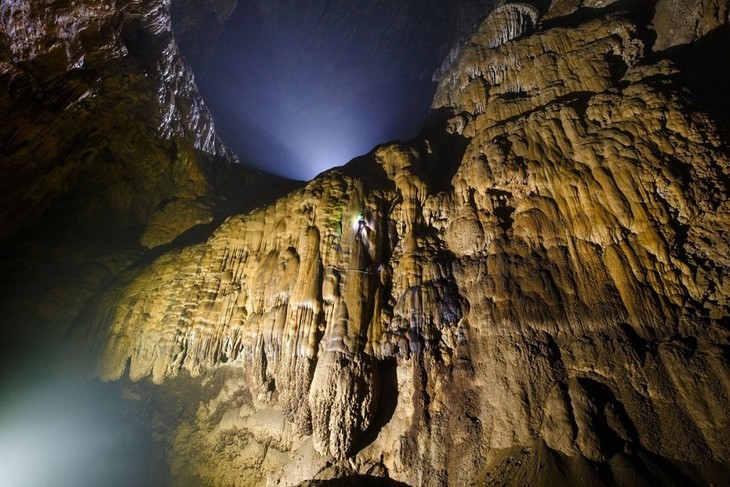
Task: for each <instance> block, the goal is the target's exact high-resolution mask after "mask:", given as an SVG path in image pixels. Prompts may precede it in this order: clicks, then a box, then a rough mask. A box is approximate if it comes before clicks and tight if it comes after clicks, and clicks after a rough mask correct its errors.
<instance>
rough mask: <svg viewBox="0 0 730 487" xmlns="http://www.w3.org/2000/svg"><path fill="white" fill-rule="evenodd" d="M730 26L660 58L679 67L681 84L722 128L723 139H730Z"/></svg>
mask: <svg viewBox="0 0 730 487" xmlns="http://www.w3.org/2000/svg"><path fill="white" fill-rule="evenodd" d="M728 46H730V24H725V25H723V26H721V27H718V28H717V29H715V30H713V31H712V32H710V33H709V34H707V35H706V36H704V37H702V38H700V39H698V40H696V41H695V42H693V43H691V44H684V45H681V46H675V47H670V48H669V49H667V50H666V51H663V52H661V53H658V54H657V57H662V58H667V59H669V60H671V61H672V62H673V63H674V64H676V65H677V67H679V69H680V70H681V72H680V73H679V75H678V79H679V81H680V82H681V83H682V84H683V85H684V86H686V87H688V88H689V89H690V90H691V91H692V94H693V99H694V101H695V102H696V103H697V104H698V105H699V107H700V108H701V109H702V110H703V111H705V112H707V113H708V114H710V115H711V116H712V117H713V118H714V119H715V120H716V121H718V122H719V123H720V124H721V128H722V130H723V138H724V139H725V140H727V138H728V136H730V92H728V88H727V87H728V86H730V50H729V49H728Z"/></svg>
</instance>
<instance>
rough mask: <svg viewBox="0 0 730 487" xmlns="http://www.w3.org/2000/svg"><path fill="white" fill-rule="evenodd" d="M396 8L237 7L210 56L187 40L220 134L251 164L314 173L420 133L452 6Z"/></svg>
mask: <svg viewBox="0 0 730 487" xmlns="http://www.w3.org/2000/svg"><path fill="white" fill-rule="evenodd" d="M392 3H394V4H395V5H390V4H388V3H387V2H386V3H382V2H376V3H370V2H332V1H328V0H312V1H308V2H285V1H274V2H263V1H253V2H240V3H239V5H238V6H237V7H236V9H235V11H234V12H233V14H232V16H231V18H230V19H229V20H228V21H227V22H226V24H225V25H224V27H223V31H222V33H221V35H220V37H219V39H218V42H217V44H216V48H215V51H214V55H213V58H212V59H211V60H201V61H199V60H197V59H196V57H195V56H193V55H190V56H188V55H187V53H186V51H185V46H186V44H185V43H181V49H182V52H183V55H185V56H186V57H187V58H188V59H189V61H190V62H191V64H192V65H193V71H194V72H195V76H196V82H197V84H198V86H199V89H200V91H201V94H202V96H203V98H204V100H205V101H206V104H207V105H208V106H209V107H210V110H211V112H212V114H213V117H214V120H215V123H216V130H217V132H218V133H219V135H221V137H222V138H223V140H224V141H225V142H226V143H227V144H228V145H229V146H230V147H231V148H232V149H233V150H234V151H235V152H236V153H237V154H238V156H239V158H240V159H241V162H242V163H243V164H245V165H247V166H252V167H255V168H257V169H259V170H263V171H265V172H270V173H275V174H278V175H281V176H285V177H288V178H292V179H310V178H312V177H314V176H315V175H316V174H318V173H320V172H322V171H324V170H326V169H328V168H331V167H334V166H339V165H342V164H344V163H346V162H348V161H349V160H350V159H352V158H354V157H356V156H358V155H361V154H364V153H367V152H368V151H370V150H371V149H372V148H373V147H374V146H375V145H377V144H380V143H383V142H386V141H389V140H395V139H400V140H405V139H408V138H411V137H413V136H415V135H417V133H418V132H419V130H420V126H421V124H422V123H423V122H424V120H425V118H426V116H427V114H428V110H429V106H430V103H431V99H432V97H433V93H434V91H435V87H436V86H435V83H434V82H433V81H432V76H433V73H434V72H435V70H436V69H437V68H438V59H439V55H440V50H442V49H443V46H444V43H445V41H446V36H447V29H448V12H446V11H445V10H446V7H445V6H444V5H443V2H435V1H427V2H416V1H411V0H409V1H406V2H392ZM174 26H175V24H174V22H173V28H174Z"/></svg>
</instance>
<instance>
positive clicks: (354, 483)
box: [302, 475, 410, 487]
mask: <svg viewBox="0 0 730 487" xmlns="http://www.w3.org/2000/svg"><path fill="white" fill-rule="evenodd" d="M302 485H306V486H308V487H314V486H322V487H410V486H409V485H408V484H406V483H405V482H398V481H397V480H392V479H389V478H385V477H376V476H374V475H350V476H347V477H340V478H338V479H330V480H310V481H308V482H306V483H304V484H302Z"/></svg>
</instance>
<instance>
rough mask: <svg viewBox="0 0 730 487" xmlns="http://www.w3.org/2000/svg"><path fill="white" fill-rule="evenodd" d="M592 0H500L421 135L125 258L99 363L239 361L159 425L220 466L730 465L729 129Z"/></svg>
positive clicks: (102, 320)
mask: <svg viewBox="0 0 730 487" xmlns="http://www.w3.org/2000/svg"><path fill="white" fill-rule="evenodd" d="M558 3H560V2H558ZM603 3H610V2H603ZM603 3H602V4H600V5H599V3H598V2H593V3H592V4H591V5H590V6H587V7H590V9H586V8H585V7H584V8H580V5H575V6H573V7H572V8H568V9H567V12H568V14H566V15H570V17H566V18H563V17H559V16H557V15H556V14H555V13H553V16H552V18H553V19H556V18H557V19H559V20H560V21H559V22H558V21H552V22H547V21H546V22H545V23H544V24H540V23H539V22H538V15H539V10H538V9H537V8H535V7H534V6H530V5H523V4H515V5H512V6H509V5H507V6H504V7H501V8H499V9H497V10H495V11H494V13H493V14H492V15H491V16H490V17H489V18H487V19H486V21H485V22H484V23H483V24H482V26H481V27H480V28H479V29H478V30H477V32H476V33H475V34H474V36H473V37H472V39H471V41H470V42H469V43H468V44H467V45H466V46H465V47H464V49H463V50H462V51H461V53H460V55H459V57H458V59H456V61H455V62H454V64H453V67H452V69H451V70H450V71H449V72H448V73H447V74H445V75H444V76H443V77H442V78H441V80H440V84H439V89H438V92H437V95H436V97H435V100H434V104H433V108H434V122H433V126H432V127H431V128H430V129H429V130H427V131H425V132H424V136H423V137H420V138H418V139H415V140H413V141H410V142H407V143H389V144H385V145H383V146H380V147H378V148H376V149H375V150H374V151H373V152H372V153H370V154H369V155H367V156H364V157H362V158H359V159H356V160H354V161H352V162H350V163H349V164H348V165H346V166H344V167H342V168H338V169H333V170H331V171H328V172H326V173H324V174H322V175H320V176H319V177H317V178H316V179H314V180H313V181H311V182H309V183H308V184H307V185H306V186H305V187H304V188H302V189H300V190H297V191H294V192H292V193H290V194H289V195H287V196H286V197H283V198H281V199H279V200H278V201H277V202H276V203H274V204H271V205H269V206H266V207H263V208H260V209H258V210H256V211H254V212H252V213H248V214H244V215H239V216H233V217H231V218H229V219H228V220H227V221H226V222H225V223H224V224H223V225H222V226H221V227H220V228H218V230H216V232H215V233H214V235H213V236H212V237H211V238H210V239H209V240H208V241H207V242H205V243H201V244H199V245H196V246H191V247H187V248H184V249H181V250H179V251H176V252H173V253H170V254H167V255H164V256H162V257H160V258H159V259H157V260H156V261H155V262H154V263H153V264H151V265H150V266H148V267H146V268H144V269H141V270H139V271H135V273H134V274H133V275H130V276H129V278H128V281H127V282H126V284H124V285H122V286H119V287H117V288H115V289H113V290H111V291H110V292H108V293H107V294H106V295H105V296H104V298H103V305H102V306H100V312H99V313H97V314H96V315H95V318H93V319H92V320H91V321H92V329H93V330H94V332H93V333H91V334H90V335H89V336H90V338H89V342H88V345H89V347H91V348H94V347H100V349H101V352H100V356H99V358H98V364H99V365H98V366H99V369H98V371H99V374H100V375H101V376H102V377H103V378H105V379H107V380H115V379H119V378H120V377H122V375H123V374H125V373H128V374H129V375H130V377H131V378H132V379H133V380H140V379H143V378H144V377H148V376H151V377H152V379H153V381H154V382H155V383H163V382H165V381H168V380H172V381H174V380H175V379H174V378H175V377H176V376H178V375H179V374H183V373H185V374H188V373H189V374H190V375H192V376H193V377H196V376H200V377H205V376H206V374H211V373H213V372H214V371H216V370H219V371H220V370H226V371H229V372H230V370H231V369H232V370H234V371H237V372H235V374H237V375H235V374H234V376H236V377H238V379H236V381H235V384H234V383H233V382H231V383H230V384H229V385H228V388H227V389H225V390H222V391H221V393H220V395H219V396H218V397H217V398H215V399H212V400H211V401H210V402H204V403H201V404H200V406H199V410H198V418H197V420H193V421H189V422H186V423H185V424H184V425H183V426H181V428H183V429H184V430H185V431H186V434H184V435H180V434H179V435H178V436H176V437H175V438H174V439H172V440H171V442H170V444H171V451H172V453H171V455H172V456H174V457H177V458H178V461H179V457H180V456H181V455H182V456H184V457H185V458H187V459H188V461H189V462H190V465H191V469H192V471H193V472H194V474H195V475H197V476H199V477H200V478H202V479H203V480H204V481H205V482H209V483H211V484H216V483H221V484H228V483H230V484H237V485H239V484H240V485H246V484H249V483H250V484H256V483H262V484H263V482H264V479H265V478H268V479H269V482H270V483H274V484H277V482H278V483H280V484H287V485H289V484H292V483H297V482H301V481H302V480H304V479H307V478H312V477H314V476H315V475H318V474H319V475H320V478H322V479H326V478H329V477H346V476H348V475H352V474H354V473H359V474H362V475H365V474H367V475H375V476H389V477H390V478H392V479H395V480H398V481H402V482H406V483H408V484H411V485H465V484H469V483H472V482H485V483H489V482H496V483H500V482H502V483H510V482H514V483H515V484H523V481H524V483H530V480H529V479H532V481H533V482H539V481H543V482H544V481H553V482H567V483H575V484H577V483H581V482H593V481H595V482H599V481H600V482H605V483H608V484H611V483H618V484H621V483H624V482H629V483H652V482H660V483H667V484H671V483H673V482H678V483H683V482H689V481H700V482H702V481H708V480H707V479H709V478H712V475H714V473H713V472H716V471H718V470H719V471H722V469H723V468H724V467H722V465H727V461H728V458H729V457H730V451H729V449H730V445H728V442H727V440H726V438H727V436H728V434H729V433H730V429H729V427H728V415H727V404H728V403H730V376H729V375H728V363H727V350H728V345H729V344H728V331H727V324H728V316H729V315H730V301H729V296H730V274H728V270H729V267H728V263H729V262H728V256H729V255H730V248H728V242H730V236H729V235H728V229H729V228H730V212H729V211H730V207H729V206H728V186H727V185H728V173H729V171H730V165H729V162H730V161H729V159H728V147H727V140H726V139H724V138H723V136H722V128H721V127H719V126H718V125H717V124H716V122H715V121H713V119H711V118H710V117H709V116H707V115H706V114H704V113H702V112H701V111H698V110H697V109H696V108H695V107H694V106H693V105H692V103H691V97H690V96H689V95H688V93H687V92H686V91H685V90H683V89H682V87H681V86H680V85H678V84H677V82H676V75H677V70H676V68H675V67H673V65H672V64H671V62H669V61H667V60H662V59H655V58H656V56H654V57H652V61H649V60H648V59H649V58H648V57H647V55H648V53H649V52H650V51H651V49H652V46H651V45H650V44H647V41H646V39H647V38H648V37H647V35H646V32H647V30H646V25H642V24H641V23H639V22H638V21H637V20H636V19H637V18H642V16H637V15H635V14H632V13H630V12H629V13H627V12H622V11H619V10H618V9H617V8H610V9H607V10H601V9H600V8H601V7H603ZM562 7H563V8H565V5H562ZM614 7H615V6H614ZM657 11H659V8H658V7H657ZM233 398H236V399H235V400H234V399H233ZM232 445H236V446H235V448H234V447H233V446H232ZM223 452H225V453H223ZM221 455H223V456H225V458H227V459H228V460H226V461H223V460H222V459H221V458H222V457H221ZM219 459H220V460H219ZM344 460H347V461H344ZM339 461H342V462H341V463H337V462H339ZM588 462H598V463H596V464H590V463H588ZM690 464H691V465H695V467H693V469H690V468H687V467H686V465H690ZM332 465H335V467H333V466H332ZM337 465H339V466H337ZM590 465H596V468H598V470H597V471H596V470H595V468H594V467H591V466H590ZM662 465H663V466H662ZM682 465H684V466H685V467H682ZM660 466H661V467H660ZM333 468H335V470H334V471H333V470H332V469H333ZM337 468H339V469H340V470H336V469H337ZM662 469H664V471H665V473H662ZM669 472H671V473H669ZM222 479H225V480H222ZM520 479H523V480H522V481H521V480H520ZM612 479H613V480H612Z"/></svg>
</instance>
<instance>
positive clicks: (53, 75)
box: [0, 1, 256, 246]
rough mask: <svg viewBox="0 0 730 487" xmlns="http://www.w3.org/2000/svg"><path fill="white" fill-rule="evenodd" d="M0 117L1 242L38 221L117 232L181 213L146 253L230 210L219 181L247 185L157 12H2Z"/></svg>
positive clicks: (131, 6)
mask: <svg viewBox="0 0 730 487" xmlns="http://www.w3.org/2000/svg"><path fill="white" fill-rule="evenodd" d="M0 112H2V117H3V124H2V127H1V128H0V138H1V139H2V140H3V143H2V147H1V148H0V161H2V164H1V165H0V185H1V187H2V196H0V202H1V203H2V206H1V207H2V210H1V212H0V221H2V227H3V229H2V231H1V232H0V240H2V241H3V242H5V241H8V240H10V239H11V237H13V236H14V235H15V234H17V233H19V232H21V231H24V230H27V229H28V228H30V227H32V226H33V225H34V224H35V222H36V221H37V220H38V219H39V218H40V217H41V216H42V215H44V213H46V212H49V211H50V212H52V213H54V215H52V216H50V218H48V219H47V220H48V221H50V222H54V221H63V222H64V223H66V224H67V225H76V224H78V223H80V224H81V225H82V226H84V227H96V228H98V227H99V226H111V227H123V228H128V227H132V226H135V225H143V224H145V223H147V221H148V220H149V219H150V218H152V217H153V214H155V212H157V211H158V210H162V211H163V212H165V213H166V215H167V220H168V221H173V220H175V218H174V217H173V218H170V214H171V213H172V212H171V211H170V210H171V209H173V208H175V205H177V207H182V208H186V209H187V210H188V211H187V213H185V214H183V216H182V217H181V218H180V219H179V221H178V223H177V224H170V225H168V228H167V229H166V230H165V232H157V233H158V236H157V237H149V238H146V239H145V244H146V245H150V246H156V245H159V244H161V243H168V242H169V241H171V240H172V239H174V238H175V237H176V236H177V235H179V234H180V233H182V232H183V231H185V230H187V229H188V228H190V227H192V226H195V225H197V224H201V223H207V222H210V221H211V219H212V218H213V215H214V214H216V211H215V204H216V201H215V200H216V199H217V200H221V199H228V200H235V198H236V196H235V195H234V196H232V195H231V193H230V191H229V189H230V188H225V185H222V184H220V182H221V176H222V177H223V179H225V178H228V179H234V178H235V179H237V180H238V181H239V183H240V185H243V186H245V185H246V184H247V180H248V182H250V181H251V180H253V179H256V177H255V176H254V175H253V174H250V173H249V174H245V171H243V170H241V169H240V168H236V167H233V166H232V165H231V163H233V162H235V161H236V156H235V155H234V154H233V153H232V152H231V151H230V150H229V149H228V148H227V147H226V146H225V145H224V144H223V142H222V141H221V140H220V139H219V138H218V136H217V135H216V132H215V130H214V125H213V121H212V118H211V115H210V113H209V112H208V109H207V108H206V106H205V104H204V102H203V100H202V99H201V97H200V95H199V94H198V91H197V88H196V85H195V81H194V79H193V74H192V71H191V70H190V68H189V67H188V65H187V63H186V62H185V61H184V60H183V58H182V57H181V55H180V53H179V51H178V48H177V44H176V42H175V38H174V36H173V34H172V31H171V25H170V14H169V4H168V3H167V2H159V1H143V2H127V3H125V4H124V5H121V4H120V5H116V4H109V3H103V2H101V3H100V2H88V1H87V2H84V1H73V2H61V3H59V2H55V3H53V5H50V4H48V2H29V1H14V2H3V4H2V5H1V6H0ZM239 173H240V174H239ZM215 194H218V195H219V196H215ZM181 200H183V201H184V202H183V203H177V202H179V201H181ZM171 202H172V206H171V207H170V208H164V207H165V205H166V204H170V203H171ZM234 206H235V205H234ZM193 207H195V208H193ZM61 208H62V209H61ZM59 209H61V210H59ZM46 214H47V213H46ZM158 216H159V215H158ZM48 221H46V222H45V223H43V224H41V225H40V226H44V225H47V224H48ZM156 228H158V229H159V226H157V227H156ZM155 231H156V230H154V229H153V231H151V232H148V234H150V235H151V234H152V233H155Z"/></svg>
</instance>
